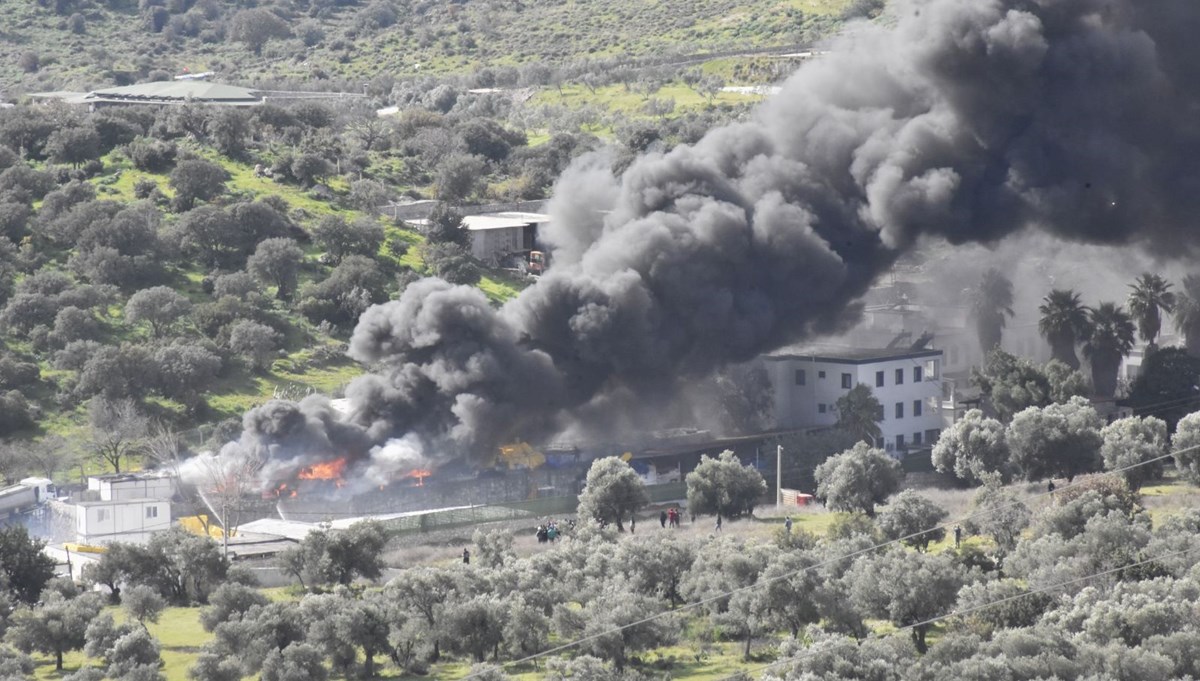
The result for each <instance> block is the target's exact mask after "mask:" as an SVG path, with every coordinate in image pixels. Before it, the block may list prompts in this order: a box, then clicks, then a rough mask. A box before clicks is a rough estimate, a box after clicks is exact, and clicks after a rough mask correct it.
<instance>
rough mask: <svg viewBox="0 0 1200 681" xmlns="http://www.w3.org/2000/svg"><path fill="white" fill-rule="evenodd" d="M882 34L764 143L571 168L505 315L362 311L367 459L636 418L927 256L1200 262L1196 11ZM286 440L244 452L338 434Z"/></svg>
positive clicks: (804, 90)
mask: <svg viewBox="0 0 1200 681" xmlns="http://www.w3.org/2000/svg"><path fill="white" fill-rule="evenodd" d="M889 14H890V16H889V17H888V19H889V20H888V21H887V22H886V25H864V26H860V27H857V28H856V29H854V30H852V31H850V32H849V34H848V35H847V36H846V37H845V38H843V39H841V40H840V41H839V42H838V43H836V44H835V45H834V46H833V48H832V53H831V54H829V55H828V56H826V57H824V58H822V59H820V60H817V61H815V62H813V63H810V64H808V65H806V66H805V67H803V68H802V69H801V70H800V71H799V72H798V73H796V74H795V75H794V76H793V77H792V78H790V79H789V81H788V82H787V83H786V84H785V86H784V87H783V91H782V92H781V93H780V94H779V95H778V96H776V97H774V98H773V99H771V100H770V101H769V102H767V103H766V104H765V105H764V106H762V107H761V108H760V109H759V110H758V112H757V113H756V115H754V116H753V119H752V120H750V121H748V122H745V123H740V124H736V125H730V126H727V127H723V128H720V129H716V130H713V131H712V132H711V133H709V134H708V135H707V136H706V137H705V138H704V139H702V140H701V141H700V142H699V143H697V144H695V145H693V146H686V147H679V148H677V149H675V150H673V151H671V152H669V153H666V154H661V155H650V156H647V157H644V158H642V159H640V160H639V161H637V162H636V163H634V164H633V165H632V166H631V167H630V168H629V170H628V171H627V172H625V173H624V174H623V175H622V176H621V177H613V176H612V174H611V173H610V172H609V171H608V170H607V167H608V166H607V164H606V163H604V161H603V159H597V158H592V159H588V160H585V161H583V162H581V163H579V164H577V165H576V167H574V168H573V169H572V170H571V171H569V172H568V173H567V174H566V175H565V176H564V177H563V178H561V180H560V181H559V183H558V186H557V187H556V189H555V194H554V200H553V202H552V208H551V213H552V214H553V216H554V222H553V223H552V226H551V227H550V228H549V229H548V230H547V231H546V233H545V234H544V237H545V239H546V240H547V241H548V242H549V243H550V244H551V245H552V247H553V256H554V266H553V267H552V268H551V270H550V271H549V272H548V273H547V274H546V275H545V276H543V277H542V278H541V280H540V281H539V282H538V283H537V284H536V285H534V286H532V287H530V288H529V289H528V290H526V291H524V292H523V293H522V294H521V295H520V296H518V297H517V298H516V299H515V300H512V301H511V302H509V303H508V304H506V305H504V306H503V307H502V308H500V309H498V310H497V309H494V308H492V307H491V306H490V305H489V304H488V301H487V300H486V298H485V297H484V296H483V294H481V293H480V292H478V291H476V290H474V289H472V288H467V287H461V286H457V287H456V286H451V285H449V284H446V283H444V282H441V281H437V280H425V281H422V282H419V283H418V284H415V285H413V286H410V287H409V288H408V289H407V290H406V291H405V293H404V294H403V295H402V296H401V298H400V299H399V300H397V301H393V302H390V303H386V304H384V305H379V306H376V307H373V308H371V309H370V310H368V311H367V312H366V313H365V314H364V315H363V316H362V318H361V319H360V321H359V324H358V327H357V329H356V330H355V333H354V337H353V340H352V342H351V346H350V354H351V356H353V357H354V358H355V359H358V360H360V361H363V362H365V363H368V364H370V365H372V366H373V367H374V369H375V373H372V374H369V375H366V376H363V377H362V378H360V379H358V380H356V381H355V382H354V383H353V384H352V385H351V386H350V388H349V389H348V391H347V397H349V398H350V400H351V403H352V405H353V408H352V415H351V420H352V421H353V422H354V423H356V424H358V425H359V426H361V427H362V428H363V429H365V433H366V441H369V442H382V441H384V440H386V439H388V438H391V437H397V436H400V435H405V434H408V435H410V436H411V437H415V438H417V439H419V441H420V442H422V443H423V444H424V446H425V448H426V450H427V452H429V453H432V454H433V455H435V456H443V457H446V456H455V455H459V454H462V453H471V452H485V451H489V450H491V448H492V447H493V446H494V445H495V444H496V443H498V442H501V441H504V440H507V439H510V438H514V437H522V438H527V439H539V438H545V437H548V436H550V435H552V434H554V433H557V432H562V431H563V430H564V429H568V428H577V427H579V424H580V422H581V421H583V422H586V423H593V424H600V425H601V427H608V426H609V424H612V423H619V422H621V421H623V420H625V419H636V414H635V413H631V410H630V405H635V404H641V405H655V404H661V403H663V402H665V401H668V400H669V399H670V398H671V396H673V395H675V394H676V393H677V391H678V389H679V387H680V386H681V385H683V384H684V383H685V382H687V381H688V380H690V379H692V378H695V377H700V376H706V375H709V374H710V373H711V372H713V371H714V370H716V369H718V368H719V367H721V366H723V365H726V364H728V363H732V362H740V361H743V360H747V359H750V358H752V357H754V356H756V355H759V354H760V353H762V352H764V351H768V350H771V349H773V348H776V347H779V346H782V345H784V344H788V343H791V342H795V341H797V340H799V339H803V338H804V337H806V336H809V335H812V334H818V333H828V332H832V331H838V330H842V329H844V328H846V327H847V326H848V325H849V324H850V323H851V322H852V321H853V320H854V317H855V315H856V306H855V301H856V299H857V298H858V297H859V296H861V295H862V294H863V292H864V291H865V290H866V289H867V288H868V287H869V286H870V284H871V283H872V281H873V280H874V279H875V278H876V276H877V275H878V274H880V273H881V272H882V271H884V270H885V269H886V268H887V267H888V266H890V264H891V263H892V262H893V261H894V260H895V258H896V257H897V256H898V255H899V254H900V253H901V252H902V251H903V250H904V249H905V248H907V247H909V246H910V245H911V244H913V243H914V242H915V241H916V240H917V239H919V238H922V237H931V238H943V239H945V240H947V241H949V242H952V243H965V242H979V243H985V244H986V243H992V242H995V241H998V240H1000V239H1003V238H1004V237H1005V236H1006V235H1009V234H1011V233H1014V232H1016V231H1018V230H1023V229H1027V228H1036V229H1041V230H1045V231H1048V232H1050V233H1053V234H1054V235H1055V236H1056V237H1058V238H1064V239H1068V240H1076V241H1082V242H1088V243H1103V244H1113V243H1134V244H1138V245H1142V246H1146V247H1149V248H1150V249H1154V250H1157V251H1159V252H1171V253H1176V254H1178V253H1186V252H1190V250H1191V249H1192V248H1193V246H1194V244H1195V241H1196V239H1195V238H1194V234H1195V231H1194V230H1193V229H1192V228H1191V221H1192V220H1193V219H1194V217H1195V216H1196V215H1197V214H1200V211H1198V210H1197V209H1198V208H1200V205H1197V204H1198V203H1200V172H1198V170H1197V161H1196V159H1197V158H1200V144H1198V141H1200V130H1198V124H1200V106H1198V104H1200V101H1198V98H1197V95H1198V93H1200V41H1197V40H1196V39H1195V36H1197V35H1200V4H1198V3H1196V2H1195V0H903V1H899V2H894V3H893V4H892V6H891V8H890V12H889ZM634 411H636V408H634ZM289 418H290V419H294V420H296V422H295V423H291V421H288V422H287V423H286V424H284V425H285V427H284V428H282V429H281V428H280V427H278V424H277V422H276V420H274V419H273V418H265V419H264V418H262V417H261V416H254V417H253V418H252V417H251V416H249V415H248V417H247V422H246V423H247V427H248V429H253V430H254V431H255V432H254V433H252V434H250V435H248V436H247V437H250V439H251V440H252V441H254V442H257V443H262V442H268V443H271V444H269V445H267V446H275V441H274V439H273V438H274V436H273V435H271V434H270V433H271V432H282V433H284V435H285V437H283V438H282V439H280V440H279V441H278V444H280V445H281V446H284V447H285V448H286V447H287V446H290V445H288V444H287V442H288V441H289V438H292V437H293V436H295V435H297V434H301V433H302V434H303V436H304V437H315V438H316V439H315V440H314V441H316V442H320V443H321V444H320V445H319V446H325V445H324V443H323V440H339V439H340V438H341V437H343V436H345V435H346V433H345V432H344V431H346V427H345V426H341V425H339V426H337V429H338V430H339V431H341V432H340V434H339V435H336V436H335V435H334V431H333V430H330V429H331V428H333V425H332V422H331V421H329V420H327V419H322V418H313V417H309V418H307V419H300V418H299V417H289ZM301 423H303V424H304V425H303V427H302V426H301ZM260 424H261V425H262V426H266V427H267V429H266V430H261V429H260ZM321 428H325V429H326V430H325V431H324V432H323V433H321V434H319V435H315V434H314V433H313V431H314V430H320V429H321ZM244 439H245V438H244ZM358 439H359V438H358V434H357V433H356V434H355V436H354V437H352V438H350V440H351V442H357V441H358ZM303 447H304V448H305V451H307V450H309V449H311V448H312V445H303ZM335 447H336V445H335ZM359 450H360V451H361V446H360V447H359Z"/></svg>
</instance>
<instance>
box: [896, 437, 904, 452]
mask: <svg viewBox="0 0 1200 681" xmlns="http://www.w3.org/2000/svg"><path fill="white" fill-rule="evenodd" d="M896 449H897V450H899V451H901V452H903V451H904V436H903V435H897V436H896Z"/></svg>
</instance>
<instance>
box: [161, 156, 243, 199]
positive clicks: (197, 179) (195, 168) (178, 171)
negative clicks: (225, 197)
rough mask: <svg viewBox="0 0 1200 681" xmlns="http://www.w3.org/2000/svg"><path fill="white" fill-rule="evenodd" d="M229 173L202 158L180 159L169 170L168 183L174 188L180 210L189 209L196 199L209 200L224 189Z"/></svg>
mask: <svg viewBox="0 0 1200 681" xmlns="http://www.w3.org/2000/svg"><path fill="white" fill-rule="evenodd" d="M228 179H229V173H227V172H225V169H224V168H222V167H221V166H219V165H217V164H215V163H212V162H211V161H205V160H203V159H188V160H186V161H180V162H179V163H178V164H177V165H176V166H175V169H174V170H172V171H171V179H170V184H171V188H172V189H174V190H175V199H174V202H175V205H176V207H177V208H178V209H179V210H180V211H187V210H191V209H192V206H194V205H196V201H211V200H212V199H214V198H216V197H217V196H220V195H221V194H222V193H223V192H224V191H225V182H226V181H227V180H228Z"/></svg>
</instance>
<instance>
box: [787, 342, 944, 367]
mask: <svg viewBox="0 0 1200 681" xmlns="http://www.w3.org/2000/svg"><path fill="white" fill-rule="evenodd" d="M942 354H943V353H942V351H941V350H935V349H930V348H924V349H921V350H913V349H912V348H903V347H902V348H856V347H852V346H848V345H833V344H827V343H808V344H803V345H792V346H788V347H785V348H780V349H778V350H775V351H773V352H769V353H767V355H766V357H765V359H767V360H774V361H780V360H785V359H802V360H808V361H812V362H830V363H833V364H873V363H875V362H886V361H893V360H898V359H924V358H927V357H941V356H942Z"/></svg>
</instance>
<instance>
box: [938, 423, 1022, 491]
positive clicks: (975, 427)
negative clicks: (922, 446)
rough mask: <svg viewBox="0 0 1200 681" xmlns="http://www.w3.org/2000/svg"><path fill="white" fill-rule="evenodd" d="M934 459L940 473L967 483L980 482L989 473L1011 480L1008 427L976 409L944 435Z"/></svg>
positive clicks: (939, 441)
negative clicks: (1006, 434)
mask: <svg viewBox="0 0 1200 681" xmlns="http://www.w3.org/2000/svg"><path fill="white" fill-rule="evenodd" d="M932 458H933V466H934V468H936V469H937V470H938V471H939V472H941V473H948V474H953V475H954V476H955V477H956V478H958V479H960V480H965V481H967V482H978V481H979V480H982V479H983V476H984V475H985V474H987V473H1000V474H1001V476H1002V477H1008V473H1009V470H1008V469H1009V463H1008V459H1009V451H1008V440H1006V439H1005V433H1004V424H1002V423H1000V422H999V421H997V420H996V419H992V418H987V417H986V416H984V415H983V412H982V411H980V410H978V409H972V410H970V411H968V412H967V413H966V414H964V415H963V417H962V418H961V419H959V420H958V421H957V422H956V423H955V424H954V425H953V426H951V427H950V428H948V429H946V430H945V431H944V432H943V433H942V436H941V437H940V438H939V439H938V441H937V444H936V445H934V446H933V453H932Z"/></svg>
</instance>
